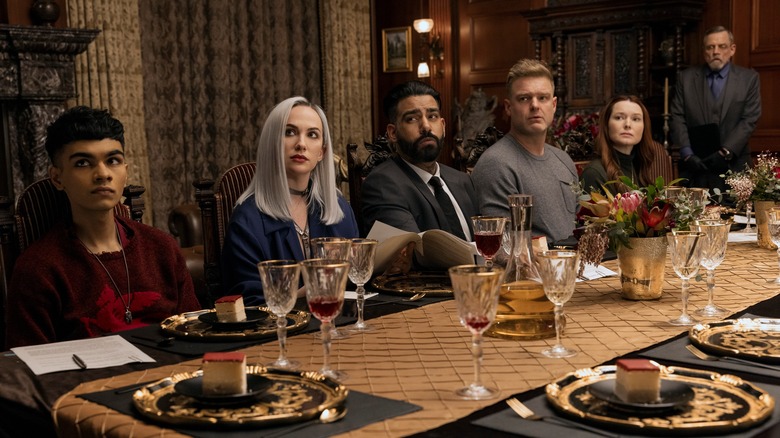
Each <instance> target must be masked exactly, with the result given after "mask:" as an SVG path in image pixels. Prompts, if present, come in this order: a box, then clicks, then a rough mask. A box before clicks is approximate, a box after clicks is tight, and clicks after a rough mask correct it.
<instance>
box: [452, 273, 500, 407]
mask: <svg viewBox="0 0 780 438" xmlns="http://www.w3.org/2000/svg"><path fill="white" fill-rule="evenodd" d="M449 273H450V280H451V281H452V292H453V294H454V295H455V302H456V304H457V306H458V316H459V318H460V323H461V324H462V325H463V326H464V327H466V328H468V329H469V331H471V344H472V349H471V351H472V355H473V356H474V381H473V382H472V383H470V384H469V385H467V386H465V387H463V388H460V389H458V390H456V391H455V394H456V395H458V396H459V397H460V398H462V399H465V400H485V399H491V398H495V397H497V396H498V394H499V390H498V389H496V388H489V387H486V386H485V385H483V384H482V381H481V379H480V366H481V364H482V333H483V332H484V331H485V330H487V329H488V327H490V325H491V324H492V323H493V320H494V319H495V318H496V309H497V308H498V295H499V290H500V286H501V283H502V282H503V281H504V268H502V267H500V266H496V267H488V266H480V265H460V266H453V267H452V268H450V269H449Z"/></svg>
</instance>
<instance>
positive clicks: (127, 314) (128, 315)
mask: <svg viewBox="0 0 780 438" xmlns="http://www.w3.org/2000/svg"><path fill="white" fill-rule="evenodd" d="M125 322H126V323H128V324H130V323H131V322H133V314H132V313H131V312H130V309H126V310H125Z"/></svg>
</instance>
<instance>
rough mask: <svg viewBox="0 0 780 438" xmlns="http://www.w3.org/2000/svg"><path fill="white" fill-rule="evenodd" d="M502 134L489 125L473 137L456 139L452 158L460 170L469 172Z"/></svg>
mask: <svg viewBox="0 0 780 438" xmlns="http://www.w3.org/2000/svg"><path fill="white" fill-rule="evenodd" d="M503 136H504V133H503V132H501V131H499V130H498V128H496V127H495V126H489V127H488V128H486V129H485V130H484V131H483V132H481V133H479V134H477V136H476V137H475V138H467V139H461V138H458V139H456V144H455V149H453V151H452V154H453V158H455V160H456V161H457V162H458V163H459V164H460V166H459V167H460V170H462V171H463V172H466V173H471V171H472V170H474V166H475V165H476V164H477V160H479V157H481V156H482V154H483V153H484V152H485V151H486V150H487V148H489V147H490V146H491V145H493V143H495V142H497V141H498V140H500V139H501V137H503Z"/></svg>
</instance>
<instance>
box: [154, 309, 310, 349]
mask: <svg viewBox="0 0 780 438" xmlns="http://www.w3.org/2000/svg"><path fill="white" fill-rule="evenodd" d="M247 309H250V310H260V311H264V312H268V313H269V314H270V316H269V317H268V318H266V319H265V320H263V321H261V322H259V323H258V324H257V325H256V326H254V327H246V328H239V329H236V330H225V329H215V328H214V327H212V325H211V324H209V323H206V322H203V321H201V320H200V317H201V315H203V314H205V313H209V312H216V310H214V309H206V310H197V311H195V312H185V313H181V314H179V315H173V316H169V317H168V318H165V319H164V320H163V322H161V323H160V328H162V330H163V331H164V332H165V333H168V334H170V335H173V336H176V337H178V338H184V339H187V340H190V341H216V342H222V341H246V340H254V339H265V338H273V337H275V336H276V316H274V315H273V313H271V309H269V308H267V307H258V306H250V307H247ZM309 319H311V315H310V314H309V312H305V311H303V310H293V311H292V312H290V313H288V314H287V332H288V333H295V332H298V331H300V330H303V329H305V328H306V327H307V326H308V325H309Z"/></svg>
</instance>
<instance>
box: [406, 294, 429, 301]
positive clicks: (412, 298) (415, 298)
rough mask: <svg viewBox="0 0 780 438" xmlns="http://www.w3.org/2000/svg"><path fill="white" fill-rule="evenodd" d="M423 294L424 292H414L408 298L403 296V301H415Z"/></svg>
mask: <svg viewBox="0 0 780 438" xmlns="http://www.w3.org/2000/svg"><path fill="white" fill-rule="evenodd" d="M424 296H425V292H417V293H416V294H414V295H412V296H411V297H409V298H405V299H404V301H417V300H419V299H420V298H422V297H424Z"/></svg>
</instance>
